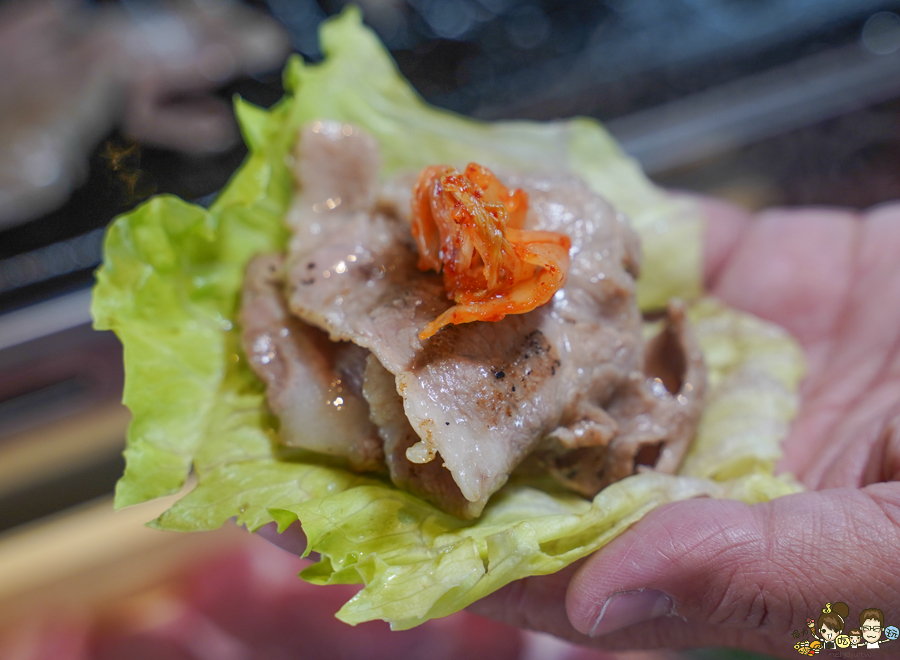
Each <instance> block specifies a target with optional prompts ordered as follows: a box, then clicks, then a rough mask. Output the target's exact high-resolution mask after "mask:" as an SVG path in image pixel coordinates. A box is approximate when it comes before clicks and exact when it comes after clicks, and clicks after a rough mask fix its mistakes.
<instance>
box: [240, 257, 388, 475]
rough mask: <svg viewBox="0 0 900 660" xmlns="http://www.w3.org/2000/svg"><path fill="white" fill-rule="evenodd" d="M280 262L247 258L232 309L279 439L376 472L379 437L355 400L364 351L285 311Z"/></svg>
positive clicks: (358, 398)
mask: <svg viewBox="0 0 900 660" xmlns="http://www.w3.org/2000/svg"><path fill="white" fill-rule="evenodd" d="M283 261H284V258H283V257H282V256H281V255H260V256H258V257H255V258H254V259H253V260H252V261H251V262H250V264H249V266H248V267H247V272H246V276H245V278H244V287H243V293H242V299H241V311H240V321H241V326H242V328H243V334H242V343H243V346H244V352H245V354H246V355H247V358H248V360H249V363H250V367H251V368H252V369H253V371H254V372H255V373H256V375H257V376H259V378H260V379H261V380H262V381H263V382H264V383H265V384H266V397H267V400H268V403H269V408H270V409H271V410H272V412H273V413H274V414H275V415H277V417H278V419H279V421H280V422H281V431H280V437H281V441H282V442H283V443H284V444H286V445H288V446H291V447H303V448H305V449H310V450H313V451H317V452H320V453H323V454H330V455H334V456H342V457H345V458H347V459H348V461H349V463H350V466H351V467H352V468H353V469H356V470H359V471H371V470H376V471H377V470H381V469H383V466H384V459H383V452H382V443H381V440H380V439H379V437H378V434H377V430H376V428H375V426H374V425H373V424H372V422H371V421H370V420H369V406H368V404H367V403H366V402H365V401H364V400H363V398H362V379H363V373H364V370H365V362H366V354H367V353H366V351H364V350H363V349H361V348H359V347H358V346H356V345H354V344H350V343H335V342H331V341H329V340H328V337H327V336H326V335H325V333H324V332H322V331H321V330H319V329H317V328H313V327H311V326H309V325H307V324H305V323H303V321H301V320H300V319H298V318H296V317H294V316H292V315H290V314H289V313H288V309H287V302H286V301H285V299H284V294H283V292H282V288H281V285H282V282H283V277H282V262H283Z"/></svg>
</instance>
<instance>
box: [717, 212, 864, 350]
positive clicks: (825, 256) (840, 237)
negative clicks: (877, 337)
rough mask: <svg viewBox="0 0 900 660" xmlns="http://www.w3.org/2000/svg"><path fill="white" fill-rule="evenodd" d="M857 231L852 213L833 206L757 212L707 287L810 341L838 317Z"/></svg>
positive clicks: (830, 331)
mask: <svg viewBox="0 0 900 660" xmlns="http://www.w3.org/2000/svg"><path fill="white" fill-rule="evenodd" d="M860 231H861V224H860V223H859V217H858V216H857V215H855V214H853V213H850V212H847V211H844V210H839V209H824V208H821V209H799V210H785V209H772V210H769V211H766V212H764V213H761V214H759V215H757V216H755V217H754V219H753V221H752V222H750V223H749V224H748V225H747V226H746V227H745V229H744V231H743V232H742V233H741V235H740V240H739V241H737V242H736V243H735V245H734V246H733V248H732V250H731V252H730V253H729V255H728V258H727V261H726V263H725V264H724V266H723V267H722V268H721V270H720V271H719V272H718V275H717V278H716V281H715V282H714V284H713V286H712V288H711V292H712V293H713V294H714V295H716V296H717V297H719V298H721V299H722V300H723V301H724V302H726V303H727V304H729V305H732V306H734V307H737V308H738V309H742V310H745V311H748V312H751V313H753V314H755V315H757V316H759V317H761V318H764V319H767V320H770V321H775V322H777V323H779V324H781V325H783V326H784V327H785V328H786V329H787V330H789V331H790V332H791V334H792V335H794V336H795V337H796V338H797V339H798V340H799V341H800V342H801V343H802V344H803V345H804V346H806V347H814V345H815V344H816V343H817V342H821V341H823V340H826V339H828V338H829V337H831V336H833V335H834V330H835V327H836V325H837V323H838V322H839V321H840V320H841V310H842V303H843V302H844V301H845V299H846V296H847V294H848V290H849V286H850V278H849V277H848V275H849V274H850V273H852V271H853V265H854V259H855V255H856V250H857V246H858V241H859V234H860Z"/></svg>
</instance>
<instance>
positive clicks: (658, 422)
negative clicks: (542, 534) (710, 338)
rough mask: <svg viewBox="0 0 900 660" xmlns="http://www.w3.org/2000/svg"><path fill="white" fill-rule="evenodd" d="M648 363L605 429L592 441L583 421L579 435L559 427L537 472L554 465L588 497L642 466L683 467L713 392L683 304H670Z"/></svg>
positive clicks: (619, 398) (626, 386) (618, 395)
mask: <svg viewBox="0 0 900 660" xmlns="http://www.w3.org/2000/svg"><path fill="white" fill-rule="evenodd" d="M644 361H645V366H644V371H634V372H632V373H631V374H630V375H629V378H628V379H627V380H626V381H625V382H623V383H622V384H621V386H620V388H619V389H618V390H617V391H616V392H615V393H614V394H613V396H612V397H610V399H609V400H608V401H607V402H606V404H605V408H606V409H605V410H603V411H600V412H602V415H601V422H600V423H599V424H598V425H599V427H600V428H601V429H602V430H603V431H605V432H604V433H597V434H595V436H594V437H592V438H590V439H588V438H587V433H582V434H581V435H580V437H578V436H577V430H578V428H579V427H578V426H575V427H574V431H575V432H574V433H573V430H572V428H571V427H570V428H569V429H565V431H562V432H561V431H560V430H559V429H557V430H556V431H554V433H553V434H551V436H550V437H549V438H548V440H549V441H550V442H548V443H546V445H545V446H544V447H542V448H541V450H539V451H537V452H536V453H535V455H534V456H533V458H532V459H531V463H532V464H531V465H529V466H528V469H529V471H532V472H533V471H536V470H541V469H544V470H546V471H549V472H550V474H551V475H553V476H554V477H555V478H556V479H557V480H558V481H560V482H561V483H562V484H564V485H565V486H567V487H568V488H571V489H573V490H575V491H577V492H579V493H581V494H582V495H585V496H586V497H592V496H594V495H596V494H597V493H598V492H599V491H600V490H601V489H602V488H604V487H606V486H608V485H609V484H611V483H614V482H616V481H619V480H621V479H624V478H625V477H628V476H630V475H632V474H635V473H637V472H639V471H641V470H646V469H654V470H656V471H659V472H667V473H672V472H675V470H677V469H678V467H679V465H680V464H681V461H682V459H683V458H684V455H685V453H686V452H687V449H688V447H689V446H690V442H691V440H692V439H693V437H694V433H695V431H696V429H697V423H698V421H699V419H700V414H701V412H702V405H703V396H704V393H705V390H706V367H705V364H704V362H703V356H702V354H701V352H700V349H699V348H698V346H697V344H696V341H695V340H694V337H693V334H692V333H691V330H690V326H689V324H688V322H687V319H686V318H685V314H684V308H683V306H682V305H681V303H679V302H677V301H674V302H672V303H670V305H669V309H668V317H667V319H666V324H665V326H664V328H663V329H662V331H661V332H660V333H659V334H658V335H657V336H656V337H654V338H653V339H652V340H651V341H650V342H648V343H647V346H646V350H645V355H644ZM593 412H594V414H597V411H596V410H594V411H593ZM566 431H568V432H566ZM572 436H576V437H572ZM579 440H581V442H579ZM535 464H537V465H535Z"/></svg>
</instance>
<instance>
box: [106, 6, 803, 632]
mask: <svg viewBox="0 0 900 660" xmlns="http://www.w3.org/2000/svg"><path fill="white" fill-rule="evenodd" d="M321 38H322V46H323V51H324V52H325V54H326V59H325V61H324V62H323V63H321V64H317V65H307V64H305V63H304V62H303V61H302V60H301V59H300V58H294V59H292V60H291V61H290V62H289V63H288V66H287V68H286V71H285V87H286V90H287V94H286V96H285V98H284V99H283V100H282V101H281V102H279V103H278V104H277V105H276V106H274V107H273V108H272V109H271V110H263V109H260V108H256V107H254V106H252V105H250V104H247V103H245V102H243V101H240V100H238V101H237V102H236V111H237V116H238V119H239V122H240V125H241V130H242V132H243V136H244V139H245V141H246V142H247V145H248V147H249V152H250V153H249V156H248V157H247V159H246V161H245V162H244V163H243V165H242V166H241V168H240V169H239V170H238V171H237V172H236V173H235V175H234V177H233V178H232V179H231V181H230V182H229V183H228V185H227V186H226V187H225V188H224V189H223V190H222V191H221V193H220V194H219V196H218V197H217V199H216V201H215V202H214V203H213V204H212V206H211V207H210V208H209V209H204V208H201V207H198V206H195V205H191V204H188V203H186V202H184V201H181V200H179V199H176V198H174V197H171V196H160V197H156V198H154V199H152V200H150V201H148V202H147V203H145V204H143V205H142V206H140V207H139V208H137V209H135V210H134V211H133V212H131V213H129V214H127V215H125V216H122V217H120V218H118V219H117V220H116V221H115V223H114V224H113V225H112V226H111V227H110V229H109V232H108V234H107V237H106V242H105V246H104V262H103V265H102V267H101V268H100V269H99V271H98V273H97V285H96V288H95V292H94V300H93V309H92V311H93V314H94V319H95V326H96V327H97V328H100V329H112V330H114V331H115V332H116V333H117V334H118V336H119V337H120V339H121V340H122V343H123V345H124V349H125V370H126V386H125V393H124V401H125V403H126V404H127V405H128V407H129V408H130V409H131V411H132V413H133V421H132V423H131V425H130V427H129V431H128V444H127V449H126V451H125V457H126V470H125V474H124V475H123V477H122V479H121V480H120V481H119V483H118V486H117V489H116V506H117V507H122V506H128V505H131V504H135V503H139V502H142V501H145V500H148V499H152V498H155V497H159V496H162V495H165V494H169V493H172V492H176V491H178V490H179V489H181V488H182V487H183V486H184V484H185V481H186V479H187V477H188V475H189V474H190V472H191V471H193V472H194V473H195V474H196V476H197V483H196V486H195V487H194V488H193V489H192V490H191V491H190V492H189V493H187V494H186V495H185V496H184V497H182V498H181V499H180V500H179V501H178V502H177V503H176V504H175V505H174V506H173V507H172V508H171V509H169V510H168V511H167V512H165V513H164V514H163V515H161V516H160V517H159V518H158V519H157V520H155V521H153V523H152V524H153V525H154V526H156V527H159V528H161V529H170V530H183V531H196V530H208V529H215V528H217V527H219V526H221V525H222V524H223V523H225V522H226V521H227V520H229V519H232V518H235V519H236V520H237V521H238V523H240V524H243V525H245V526H247V527H248V528H249V529H250V530H254V529H257V528H259V527H260V526H262V525H264V524H266V523H268V522H271V521H272V520H277V521H278V523H279V526H280V527H281V528H282V529H283V528H284V527H285V526H287V525H289V524H291V523H293V522H295V521H297V520H299V521H300V522H301V523H302V525H303V528H304V530H305V532H306V534H307V535H308V537H309V550H310V551H314V552H317V553H319V554H320V555H321V557H322V560H321V561H320V562H319V563H317V564H315V565H313V566H312V567H310V568H309V569H308V570H307V571H305V572H304V577H305V578H306V579H309V580H311V581H313V582H317V583H322V584H334V583H342V582H353V583H359V582H362V583H364V584H365V585H366V587H365V588H364V589H363V590H362V591H361V592H360V593H359V595H357V596H356V597H355V598H354V599H353V600H351V601H350V602H349V603H348V604H347V605H346V606H345V607H344V608H343V609H342V610H341V612H340V614H339V616H340V617H341V618H342V619H344V620H345V621H348V622H351V623H356V622H360V621H366V620H370V619H374V618H383V619H385V620H387V621H390V622H391V625H392V626H393V627H395V628H407V627H410V626H413V625H417V624H419V623H421V622H423V621H426V620H428V619H430V618H434V617H438V616H444V615H446V614H450V613H452V612H455V611H457V610H459V609H461V608H463V607H465V606H466V605H468V604H469V603H471V602H473V601H474V600H476V599H478V598H480V597H482V596H484V595H485V594H487V593H490V592H491V591H494V590H496V589H498V588H500V587H501V586H503V585H504V584H507V583H509V582H510V581H512V580H515V579H518V578H522V577H525V576H528V575H538V574H545V573H550V572H553V571H556V570H559V569H560V568H562V567H564V566H566V565H567V564H569V563H571V562H573V561H575V560H576V559H578V558H580V557H583V556H585V555H586V554H588V553H590V552H593V551H594V550H596V549H598V548H600V547H602V546H603V545H604V544H606V543H607V542H609V540H611V539H612V538H614V537H615V536H616V535H617V534H619V533H621V532H622V531H623V530H624V529H625V528H627V527H628V525H630V524H631V523H633V522H634V521H636V520H638V519H639V518H640V517H641V516H643V515H644V514H645V513H646V512H647V511H649V510H651V509H652V508H653V507H656V506H659V505H660V504H662V503H664V502H669V501H673V500H677V499H682V498H686V497H694V496H697V495H708V496H714V497H733V498H738V499H741V500H744V501H747V502H758V501H763V500H766V499H769V498H772V497H777V496H779V495H782V494H785V493H787V492H792V491H793V490H795V488H796V487H795V485H794V484H793V483H792V482H790V480H789V479H786V478H780V477H775V476H773V474H772V466H773V462H774V460H775V458H776V457H777V455H778V453H779V449H778V446H779V442H780V441H781V439H782V438H783V436H784V434H785V430H786V425H787V423H788V421H789V419H790V417H791V415H792V414H793V411H794V409H795V407H796V400H795V396H796V395H795V391H796V386H797V380H798V379H799V377H800V374H801V372H802V360H801V356H800V352H799V350H798V349H797V347H796V345H795V344H794V342H793V341H792V340H791V339H790V337H788V336H787V335H786V334H785V333H784V332H782V331H780V330H778V329H777V328H774V327H772V326H771V325H770V324H766V323H763V322H762V321H759V320H758V319H754V318H752V317H750V316H748V315H746V314H741V313H738V312H735V311H733V310H729V309H727V308H725V307H723V306H722V305H720V304H718V303H715V302H714V301H710V300H704V299H702V298H700V297H699V296H700V294H701V285H700V263H701V237H702V216H701V214H700V212H699V209H698V208H697V207H696V206H695V205H694V204H693V203H692V202H690V201H688V200H684V199H673V198H671V197H670V196H668V195H666V194H665V193H664V192H663V191H661V190H659V189H657V188H656V187H654V186H653V185H652V184H651V183H650V182H649V181H648V180H647V179H646V178H645V177H644V175H643V174H642V173H641V171H640V169H639V168H638V167H637V165H636V164H635V163H634V162H633V161H632V160H631V159H629V158H627V157H626V156H625V155H624V154H623V153H622V152H621V150H620V149H619V147H618V146H617V145H616V144H615V142H614V141H613V140H612V139H611V138H610V136H609V135H608V134H607V133H606V132H605V131H604V130H603V129H602V128H601V127H600V126H599V125H598V124H597V123H596V122H593V121H591V120H587V119H574V120H570V121H560V122H551V123H546V124H537V123H528V122H502V123H494V124H483V123H479V122H475V121H472V120H468V119H464V118H461V117H458V116H455V115H452V114H450V113H447V112H444V111H441V110H437V109H435V108H431V107H429V106H427V105H426V104H425V103H424V102H423V101H422V100H421V99H420V98H419V97H418V96H417V95H416V93H415V92H414V91H413V89H412V88H411V87H410V86H409V84H408V83H407V82H406V81H405V80H404V79H403V78H402V77H401V76H400V75H399V73H398V72H397V70H396V67H395V65H394V63H393V61H392V60H391V58H390V56H389V54H388V53H387V52H386V51H385V50H384V48H383V47H382V46H381V44H380V43H379V42H378V40H377V39H376V37H375V36H374V35H373V34H372V33H371V32H370V31H368V30H367V29H365V28H364V27H363V26H362V25H361V21H360V17H359V14H358V12H356V11H353V10H351V11H347V12H345V13H344V14H343V15H342V16H341V17H339V18H337V19H335V20H332V21H329V22H327V23H326V24H325V25H324V26H323V28H322V33H321ZM316 119H337V120H341V121H346V122H352V123H354V124H356V125H358V126H360V127H361V128H363V129H365V130H366V131H368V132H369V133H370V134H372V135H373V136H374V137H375V138H376V139H377V140H378V142H379V145H380V147H381V152H382V155H383V158H384V162H385V170H384V175H385V176H389V175H391V174H392V173H394V172H397V171H400V170H416V169H418V168H420V167H423V166H425V165H430V164H434V163H449V164H453V165H457V166H462V165H465V164H466V163H467V162H469V161H477V162H480V163H482V164H485V165H487V166H488V167H494V168H498V169H504V168H505V169H517V170H526V171H529V170H530V171H538V172H551V173H572V174H575V175H578V176H580V177H582V178H583V179H585V180H586V181H587V182H588V183H589V184H590V186H591V187H592V188H593V189H594V190H596V191H597V192H599V193H600V194H602V195H604V196H606V197H607V198H608V199H610V200H611V201H612V202H613V203H614V204H615V205H616V206H617V207H618V208H619V209H620V210H622V211H624V212H626V213H627V214H628V215H629V216H630V218H631V220H632V222H633V224H634V225H635V227H636V228H637V229H638V231H639V233H640V235H641V238H642V240H643V249H644V253H645V267H644V269H643V273H642V276H641V279H640V281H639V304H640V305H641V306H642V308H643V309H646V310H650V309H657V308H660V307H662V306H664V305H665V303H666V302H667V301H668V300H669V298H670V297H673V296H678V297H680V298H683V299H685V300H693V301H694V302H693V303H692V304H691V305H690V308H689V314H690V317H691V319H692V321H693V322H694V323H695V324H696V327H697V334H698V340H699V342H700V345H701V348H702V350H703V351H704V354H705V355H706V358H707V361H708V364H709V367H710V385H711V387H710V394H709V405H708V407H707V409H706V411H705V412H704V416H703V419H702V421H701V425H700V430H699V432H698V438H697V441H696V442H695V444H694V446H693V448H692V450H691V452H690V454H689V456H688V458H687V460H686V462H685V465H684V468H683V470H682V474H680V475H678V476H664V475H657V474H640V475H636V476H634V477H631V478H628V479H626V480H624V481H622V482H619V483H617V484H614V485H613V486H611V487H610V488H607V489H606V490H604V491H602V492H601V493H600V494H599V495H598V496H597V497H596V498H595V499H594V501H593V502H590V501H587V500H584V499H582V498H579V497H576V496H573V495H571V494H566V493H562V492H560V491H558V490H554V489H552V488H546V487H539V485H537V484H533V483H531V484H529V483H510V484H509V485H508V486H507V487H506V488H504V489H503V490H502V491H501V492H500V493H498V494H497V495H496V496H495V497H494V498H493V500H492V501H491V503H490V504H489V505H488V507H487V508H486V509H485V512H484V514H483V516H482V517H481V518H480V519H479V520H477V521H474V522H471V521H470V522H462V521H459V520H457V519H455V518H452V517H450V516H448V515H446V514H444V513H442V512H440V511H438V510H437V509H435V508H434V507H432V506H430V505H429V504H427V503H425V502H422V501H420V500H418V499H416V498H415V497H412V496H411V495H409V494H407V493H404V492H402V491H399V490H397V489H395V488H394V487H393V486H391V485H390V484H389V483H387V482H384V481H381V480H379V479H377V478H373V477H367V476H360V475H355V474H352V473H351V472H349V471H347V470H345V469H344V467H343V465H342V464H341V462H340V461H337V460H333V459H328V458H325V457H322V456H316V455H312V454H310V453H306V452H298V451H291V452H287V451H286V450H284V449H282V448H279V445H278V444H277V442H276V438H277V420H275V419H273V417H272V415H271V414H270V413H269V411H268V409H267V407H266V404H265V395H264V387H263V385H262V383H260V382H259V380H258V379H257V378H256V377H255V376H254V375H253V373H252V371H251V370H250V368H249V366H248V365H247V363H246V358H245V357H244V355H243V354H242V351H241V349H240V342H239V329H238V328H236V327H235V319H236V309H237V305H238V299H239V293H240V286H241V279H242V276H243V270H244V267H245V265H246V263H247V261H248V260H249V259H250V258H251V257H252V256H253V255H254V254H256V253H259V252H264V251H273V250H278V249H282V248H283V247H284V246H285V243H286V239H287V234H286V230H285V228H284V225H283V217H284V215H285V213H286V211H287V207H288V204H289V202H290V198H291V195H292V194H293V181H292V176H291V172H290V168H289V166H290V162H291V158H292V156H291V153H292V149H293V144H294V143H295V141H296V136H297V131H298V130H299V127H300V126H301V125H303V124H304V123H306V122H308V121H312V120H316Z"/></svg>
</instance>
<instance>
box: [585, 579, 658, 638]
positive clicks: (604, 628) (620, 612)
mask: <svg viewBox="0 0 900 660" xmlns="http://www.w3.org/2000/svg"><path fill="white" fill-rule="evenodd" d="M674 613H675V605H674V603H673V602H672V598H671V597H670V596H668V595H666V594H664V593H663V592H661V591H656V590H655V589H638V590H636V591H620V592H619V593H615V594H613V595H612V596H610V597H609V598H607V599H606V602H605V603H603V607H602V608H601V609H600V614H598V615H597V620H596V621H594V625H593V627H592V628H591V637H598V636H599V635H605V634H606V633H609V632H612V631H614V630H619V629H620V628H625V627H627V626H632V625H634V624H636V623H641V622H642V621H649V620H650V619H655V618H656V617H658V616H671V615H673V614H674Z"/></svg>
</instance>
